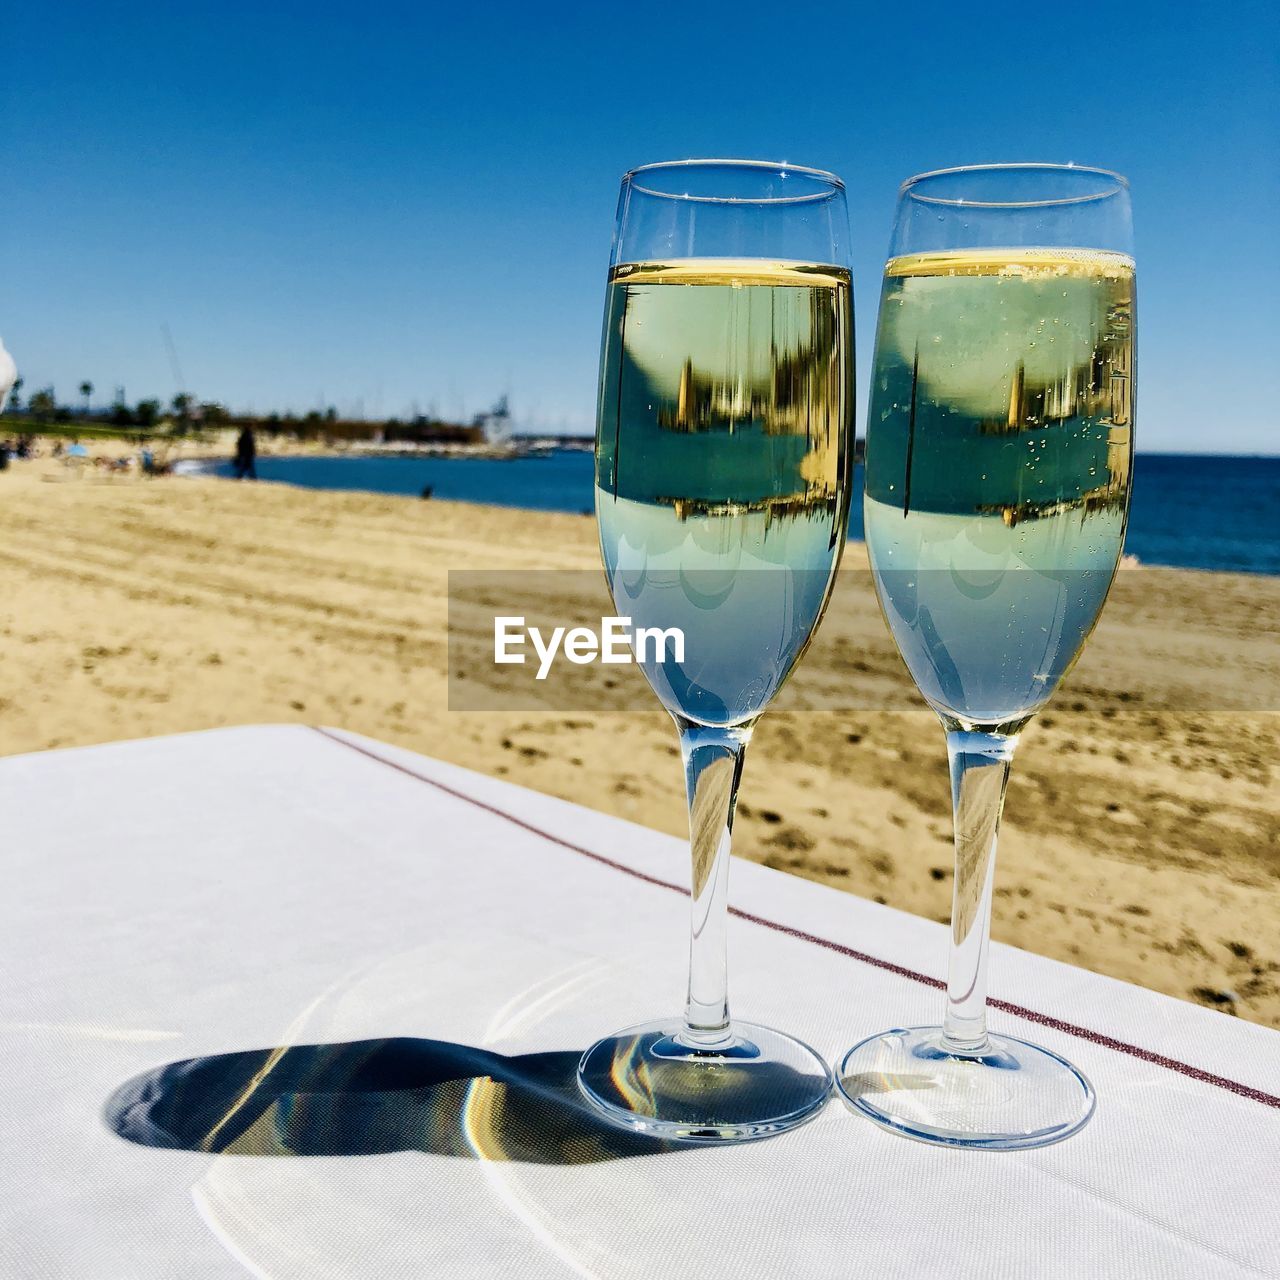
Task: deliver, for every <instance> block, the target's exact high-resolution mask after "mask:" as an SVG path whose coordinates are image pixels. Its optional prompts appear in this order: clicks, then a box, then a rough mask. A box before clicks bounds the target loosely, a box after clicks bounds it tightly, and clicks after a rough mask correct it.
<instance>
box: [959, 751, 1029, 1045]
mask: <svg viewBox="0 0 1280 1280" xmlns="http://www.w3.org/2000/svg"><path fill="white" fill-rule="evenodd" d="M1017 744H1018V739H1017V737H1016V736H1009V735H1006V734H1000V733H977V732H966V731H964V730H959V729H954V730H948V732H947V755H948V757H949V759H950V761H951V804H952V809H953V811H954V816H955V842H956V874H955V891H954V896H953V897H952V901H951V956H950V962H949V964H948V968H947V1014H946V1018H945V1020H944V1022H943V1026H942V1042H943V1047H944V1048H945V1049H947V1050H949V1051H950V1052H953V1053H967V1054H977V1053H981V1052H982V1051H983V1050H984V1049H985V1048H986V1046H987V941H988V939H989V937H990V934H991V889H992V885H993V883H994V881H995V871H996V837H997V835H998V834H999V831H1000V815H1001V813H1002V812H1003V811H1004V793H1005V787H1006V786H1007V785H1008V782H1009V766H1010V765H1011V764H1012V763H1013V752H1014V748H1015V747H1016V746H1017Z"/></svg>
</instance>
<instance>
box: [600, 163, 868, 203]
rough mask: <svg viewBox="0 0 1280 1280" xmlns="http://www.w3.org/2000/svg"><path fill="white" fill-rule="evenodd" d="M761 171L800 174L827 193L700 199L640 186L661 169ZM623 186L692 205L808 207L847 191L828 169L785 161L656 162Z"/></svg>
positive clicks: (629, 172) (628, 175) (631, 174)
mask: <svg viewBox="0 0 1280 1280" xmlns="http://www.w3.org/2000/svg"><path fill="white" fill-rule="evenodd" d="M712 168H724V169H747V170H750V169H758V170H767V169H772V170H777V171H778V172H779V173H781V174H782V175H784V176H785V175H786V174H792V173H794V174H800V175H802V176H803V177H806V178H810V179H813V180H815V181H817V182H821V183H823V184H825V186H826V188H827V189H826V190H822V191H810V192H808V193H807V194H803V195H786V196H698V195H691V194H690V193H689V192H687V191H686V192H680V191H660V190H658V189H657V188H655V187H649V186H646V185H644V183H643V182H637V181H636V178H637V176H638V175H640V174H645V173H653V172H655V171H657V170H661V169H674V170H680V169H712ZM622 184H623V185H624V186H627V187H630V188H631V189H632V190H633V191H640V192H643V193H644V194H645V195H649V196H655V197H657V198H658V199H660V200H688V201H689V202H690V203H693V204H747V205H752V204H759V205H767V204H805V203H808V202H811V201H815V200H830V199H831V197H832V196H834V195H836V194H838V193H841V192H843V191H844V189H845V187H844V183H843V182H842V181H841V179H840V178H838V177H837V176H836V175H835V174H834V173H831V172H830V171H829V170H827V169H814V168H812V167H811V166H809V165H804V164H791V163H789V162H788V161H786V160H738V159H730V158H718V157H717V158H710V159H705V160H704V159H689V160H655V161H654V162H653V163H651V164H641V165H637V166H636V167H635V168H634V169H628V170H627V172H626V173H624V174H623V175H622Z"/></svg>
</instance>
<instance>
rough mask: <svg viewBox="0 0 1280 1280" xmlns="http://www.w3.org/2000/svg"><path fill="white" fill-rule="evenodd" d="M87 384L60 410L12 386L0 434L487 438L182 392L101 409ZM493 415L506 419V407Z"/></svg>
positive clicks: (48, 390) (458, 428) (47, 392)
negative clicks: (248, 410)
mask: <svg viewBox="0 0 1280 1280" xmlns="http://www.w3.org/2000/svg"><path fill="white" fill-rule="evenodd" d="M93 391H94V387H93V383H92V382H88V381H85V382H82V383H80V386H79V393H80V396H81V398H82V400H83V401H84V403H83V405H82V406H76V407H75V408H72V406H70V405H67V404H60V403H59V402H58V398H57V395H56V394H55V392H54V389H53V387H45V388H43V389H42V390H40V391H35V392H33V393H32V394H31V395H30V396H28V397H27V400H26V402H25V404H24V402H23V398H22V379H21V378H19V379H18V380H17V382H15V383H14V385H13V391H12V394H11V396H10V399H9V404H8V407H7V409H6V411H5V413H4V414H3V415H0V435H5V434H10V435H13V434H17V435H42V436H53V437H56V436H62V437H68V438H70V437H75V436H82V437H84V438H85V439H90V438H97V439H123V440H143V439H147V438H149V437H151V436H156V435H161V436H195V437H199V436H203V435H205V434H206V433H207V432H210V431H217V430H220V429H222V428H227V427H231V428H235V429H237V430H239V429H241V428H244V427H249V428H250V429H251V430H253V431H257V432H263V433H265V434H267V435H289V436H292V437H294V438H296V439H300V440H322V441H324V442H325V443H333V442H336V441H359V440H375V439H376V440H384V441H388V442H391V441H404V442H410V443H423V442H427V441H431V442H451V443H458V444H478V443H482V442H483V440H484V438H485V428H484V425H483V417H484V415H481V416H480V417H477V419H476V420H475V421H474V422H472V423H470V424H469V425H461V424H458V423H454V422H444V421H441V420H440V419H438V418H435V417H430V418H428V417H424V416H422V415H418V416H417V417H416V418H413V419H411V420H409V421H407V422H406V421H402V420H401V419H399V418H387V419H385V420H381V421H369V420H366V419H344V418H339V417H338V411H337V410H336V409H334V408H332V407H330V408H328V409H326V410H325V411H324V412H323V413H322V412H320V411H319V410H314V409H313V410H312V411H311V412H310V413H307V414H303V415H301V416H299V415H296V414H292V413H285V414H279V413H272V414H268V415H265V416H263V415H257V414H243V413H236V414H233V413H231V412H230V411H229V410H228V409H227V408H226V407H225V406H224V405H222V404H219V403H218V402H217V401H216V400H197V399H196V398H195V396H193V395H190V394H189V393H188V392H185V391H183V392H180V393H179V394H178V395H176V396H174V397H173V398H172V399H171V400H170V401H169V403H168V404H167V405H166V404H164V403H162V402H161V401H160V400H157V399H146V400H139V401H138V402H137V403H136V404H132V405H131V404H128V403H127V402H126V401H125V400H124V398H123V396H118V397H117V399H116V401H115V402H114V403H113V404H111V405H109V406H107V407H106V408H99V409H95V408H94V407H93ZM498 412H500V413H501V414H502V415H504V416H505V414H506V407H505V402H504V403H503V404H502V405H501V406H500V407H499V410H498Z"/></svg>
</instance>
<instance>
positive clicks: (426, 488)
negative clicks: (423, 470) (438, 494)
mask: <svg viewBox="0 0 1280 1280" xmlns="http://www.w3.org/2000/svg"><path fill="white" fill-rule="evenodd" d="M433 493H435V489H434V488H433V487H432V486H431V485H429V484H427V485H423V486H422V495H421V496H422V498H423V500H424V501H425V500H426V499H427V498H429V497H431V495H432V494H433Z"/></svg>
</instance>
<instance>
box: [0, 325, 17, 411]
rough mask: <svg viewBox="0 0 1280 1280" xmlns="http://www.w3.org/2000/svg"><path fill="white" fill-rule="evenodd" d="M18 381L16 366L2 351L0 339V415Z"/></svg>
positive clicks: (2, 340) (0, 339)
mask: <svg viewBox="0 0 1280 1280" xmlns="http://www.w3.org/2000/svg"><path fill="white" fill-rule="evenodd" d="M17 380H18V366H17V365H16V364H14V363H13V357H12V356H11V355H10V354H9V353H8V352H7V351H6V350H5V349H4V339H3V338H0V413H3V412H4V407H5V405H6V404H7V403H8V400H9V392H10V391H12V390H13V384H14V383H15V382H16V381H17Z"/></svg>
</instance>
